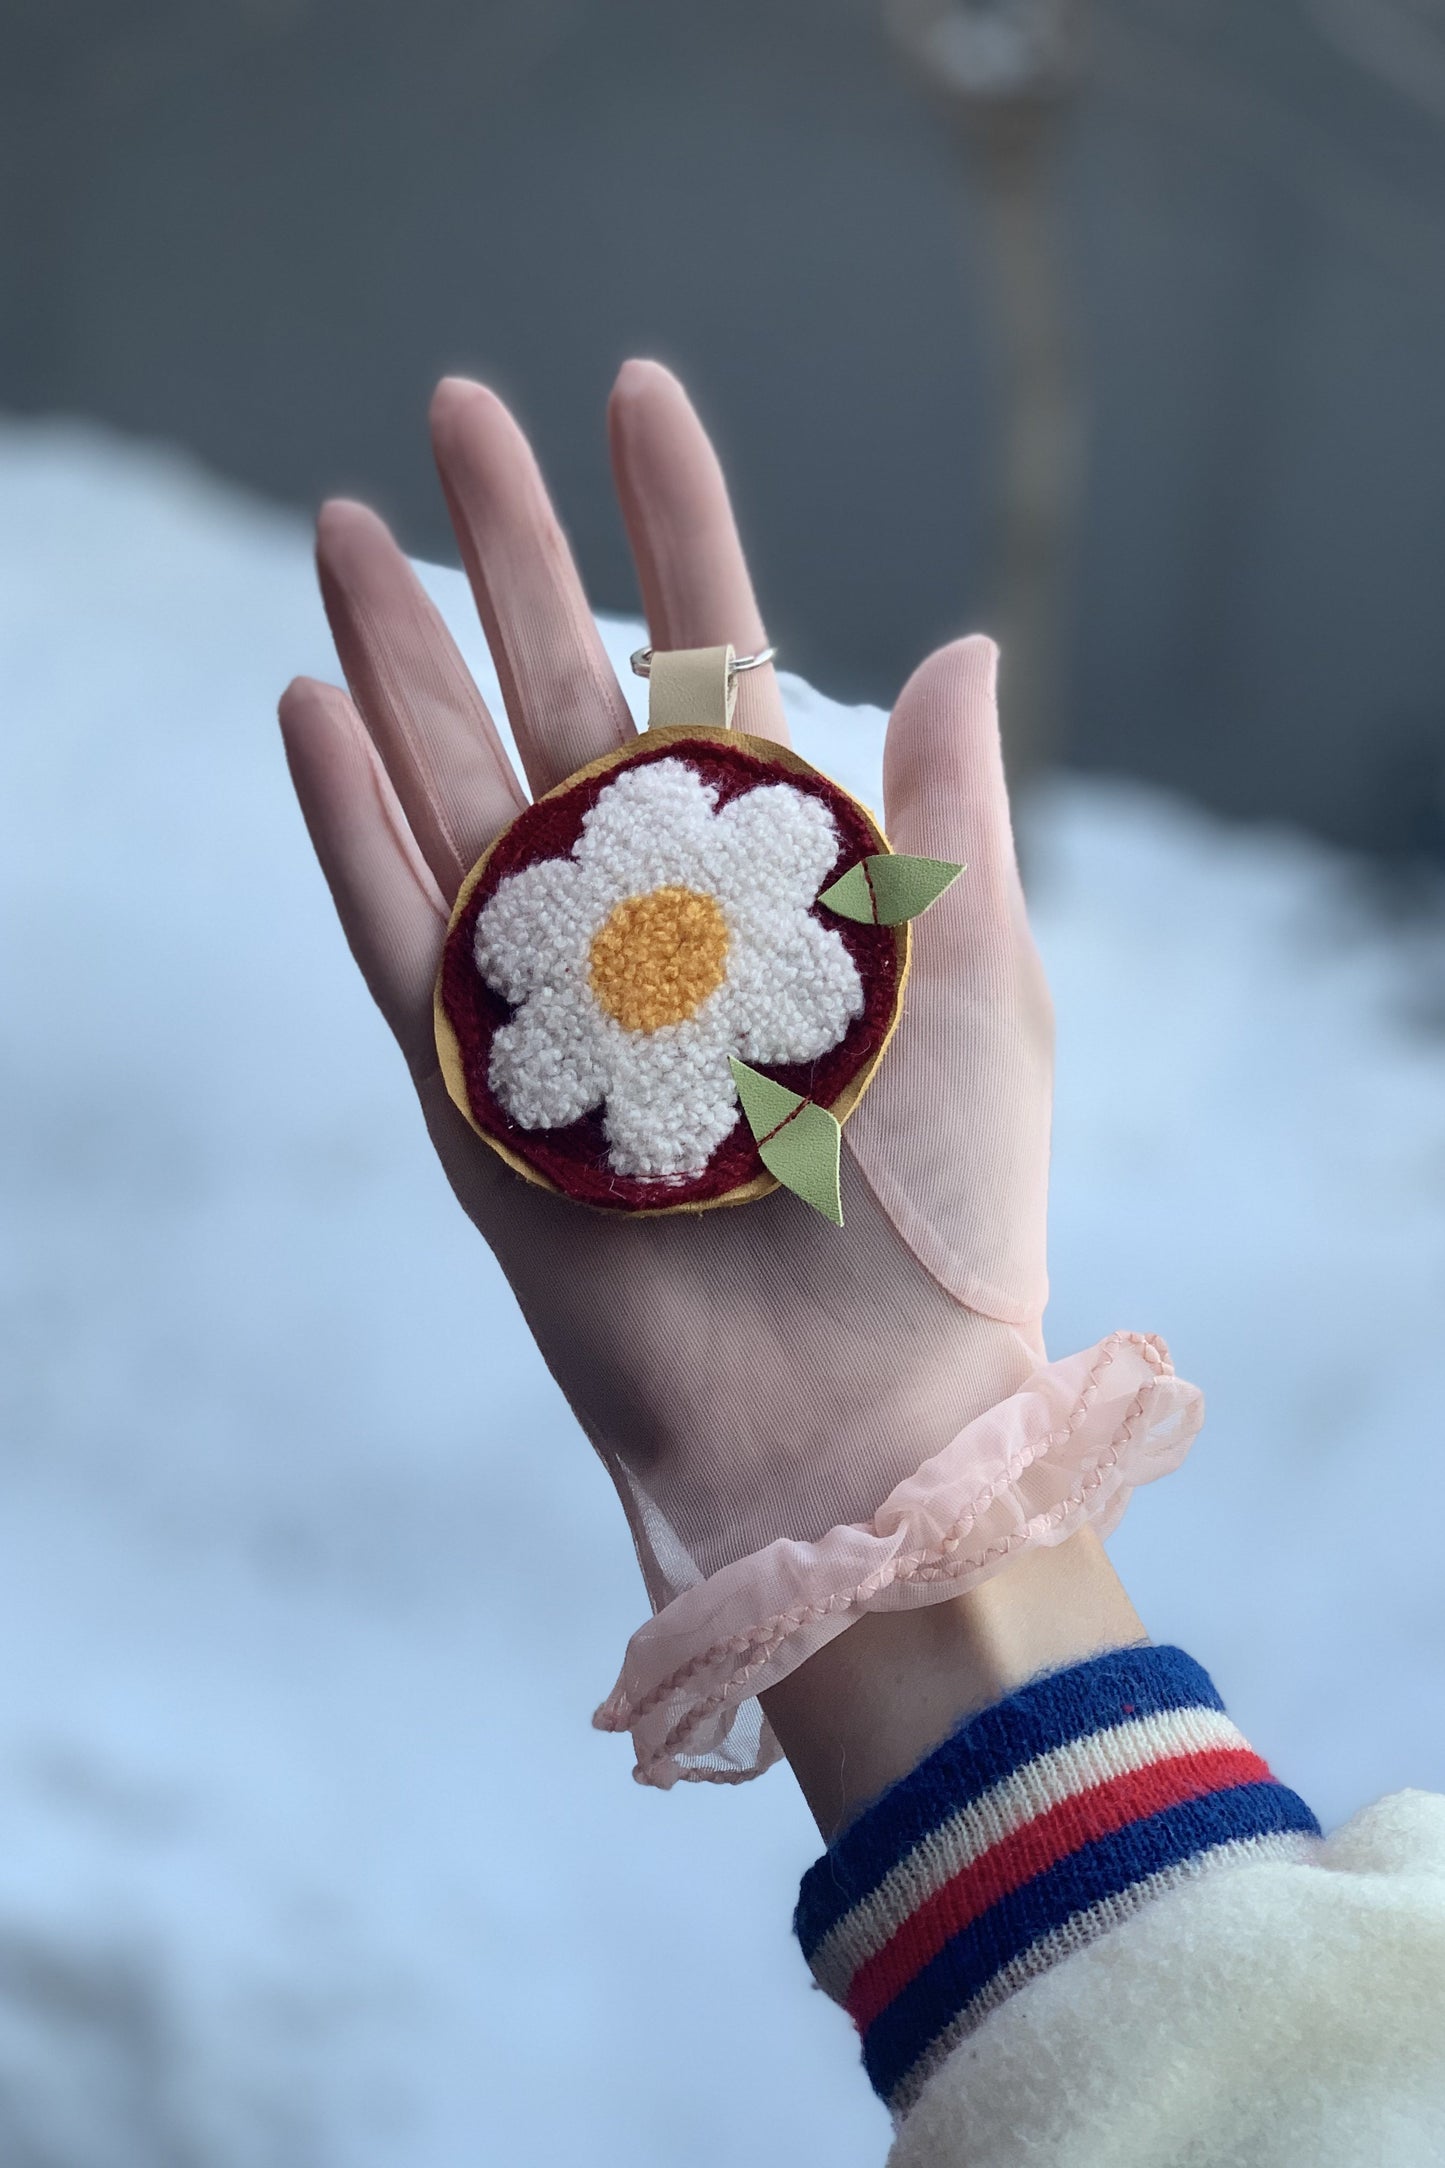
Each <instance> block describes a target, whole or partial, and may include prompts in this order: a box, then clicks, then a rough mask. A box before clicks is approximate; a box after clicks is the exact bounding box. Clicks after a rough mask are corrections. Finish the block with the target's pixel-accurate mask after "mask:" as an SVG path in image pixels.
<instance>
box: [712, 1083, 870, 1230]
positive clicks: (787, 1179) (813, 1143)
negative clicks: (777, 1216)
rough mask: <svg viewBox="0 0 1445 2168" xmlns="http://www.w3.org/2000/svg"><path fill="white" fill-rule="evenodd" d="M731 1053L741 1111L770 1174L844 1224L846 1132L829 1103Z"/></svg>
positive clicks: (838, 1224) (819, 1209)
mask: <svg viewBox="0 0 1445 2168" xmlns="http://www.w3.org/2000/svg"><path fill="white" fill-rule="evenodd" d="M731 1058H732V1072H733V1082H734V1083H735V1084H736V1085H737V1088H738V1098H739V1099H740V1100H741V1101H742V1108H743V1113H744V1115H745V1117H746V1119H747V1124H748V1127H749V1129H751V1131H752V1133H753V1135H754V1137H755V1138H756V1139H757V1144H758V1157H759V1158H760V1159H761V1161H762V1163H763V1165H764V1166H765V1167H766V1168H767V1170H768V1172H769V1174H771V1175H773V1176H774V1177H775V1179H776V1180H777V1181H779V1182H781V1183H782V1185H783V1187H784V1189H790V1190H792V1191H793V1193H794V1195H795V1196H798V1197H801V1198H802V1200H803V1202H804V1204H810V1205H811V1206H812V1207H813V1210H814V1211H815V1212H821V1213H822V1215H823V1217H824V1219H829V1220H831V1221H832V1222H833V1225H834V1226H835V1227H841V1226H842V1224H843V1198H842V1193H841V1190H840V1188H839V1154H840V1150H841V1147H842V1142H843V1132H842V1130H841V1129H840V1128H839V1126H838V1123H837V1122H836V1121H835V1120H834V1118H833V1116H832V1115H831V1114H830V1113H829V1112H828V1110H827V1108H826V1107H820V1106H815V1105H814V1103H813V1101H812V1100H811V1099H803V1098H801V1097H800V1096H799V1094H798V1093H797V1092H790V1091H789V1090H788V1088H787V1086H786V1085H785V1084H777V1083H775V1082H774V1081H773V1079H772V1077H770V1076H763V1075H762V1074H761V1072H760V1071H758V1070H757V1069H750V1068H749V1067H748V1065H747V1063H746V1062H745V1061H738V1060H737V1059H736V1057H731Z"/></svg>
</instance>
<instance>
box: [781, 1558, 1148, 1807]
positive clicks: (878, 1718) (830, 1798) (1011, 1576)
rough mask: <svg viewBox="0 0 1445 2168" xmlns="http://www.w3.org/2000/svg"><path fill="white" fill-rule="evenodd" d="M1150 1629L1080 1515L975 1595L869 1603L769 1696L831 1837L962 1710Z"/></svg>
mask: <svg viewBox="0 0 1445 2168" xmlns="http://www.w3.org/2000/svg"><path fill="white" fill-rule="evenodd" d="M1146 1639H1147V1636H1146V1634H1145V1630H1144V1627H1143V1625H1142V1623H1141V1621H1140V1619H1139V1615H1138V1613H1137V1612H1136V1611H1135V1609H1134V1607H1133V1605H1132V1604H1131V1603H1130V1601H1129V1598H1128V1597H1127V1595H1126V1594H1125V1593H1124V1588H1123V1585H1122V1583H1121V1582H1120V1580H1119V1577H1118V1575H1117V1574H1116V1573H1115V1571H1114V1569H1113V1567H1112V1565H1111V1564H1110V1563H1109V1559H1108V1556H1107V1554H1106V1552H1105V1550H1104V1546H1103V1544H1102V1543H1101V1542H1100V1541H1099V1538H1098V1537H1097V1536H1096V1535H1095V1534H1094V1532H1093V1530H1092V1529H1088V1528H1085V1529H1081V1530H1080V1532H1079V1533H1078V1535H1076V1536H1073V1537H1071V1538H1070V1540H1069V1541H1068V1542H1067V1543H1063V1544H1059V1545H1058V1546H1057V1547H1056V1548H1054V1549H1053V1550H1031V1551H1025V1552H1024V1553H1023V1554H1022V1555H1021V1556H1020V1557H1019V1558H1018V1559H1017V1560H1015V1562H1014V1563H1013V1564H1012V1565H1011V1566H1009V1567H1008V1568H1007V1569H1006V1570H1005V1571H1004V1572H1002V1573H1000V1574H998V1575H996V1576H995V1577H994V1579H993V1580H991V1581H987V1582H985V1583H984V1585H983V1586H982V1587H981V1588H976V1589H972V1590H970V1591H969V1593H968V1594H967V1595H964V1596H954V1597H950V1598H949V1599H947V1600H946V1601H945V1602H942V1603H935V1604H928V1605H926V1606H925V1607H924V1608H923V1609H921V1610H917V1611H892V1612H869V1613H867V1614H865V1616H864V1617H862V1618H861V1619H859V1620H858V1622H857V1623H856V1625H853V1626H851V1627H849V1629H848V1631H847V1632H846V1633H843V1634H839V1635H838V1636H837V1638H836V1639H835V1640H833V1641H830V1642H829V1643H828V1644H827V1646H826V1647H825V1648H822V1649H820V1650H819V1651H818V1653H817V1655H816V1656H814V1657H812V1658H810V1659H809V1661H808V1662H807V1663H806V1664H803V1665H801V1666H800V1667H799V1669H798V1670H797V1671H795V1672H793V1673H792V1674H791V1675H790V1676H789V1677H788V1678H786V1679H783V1680H781V1681H780V1682H779V1684H778V1685H776V1686H774V1687H770V1688H769V1689H768V1691H767V1692H766V1693H764V1694H763V1695H762V1697H761V1699H762V1703H763V1707H764V1709H765V1711H766V1713H767V1717H768V1721H769V1723H770V1724H771V1725H772V1727H773V1730H774V1732H775V1734H776V1735H777V1738H778V1741H779V1744H780V1745H781V1746H782V1749H783V1752H784V1753H785V1754H786V1755H787V1757H788V1760H789V1762H790V1763H791V1764H792V1768H793V1772H794V1774H795V1775H796V1777H797V1779H798V1782H799V1784H800V1785H801V1786H802V1789H803V1794H804V1797H805V1798H806V1799H807V1802H808V1805H809V1807H810V1808H811V1809H812V1812H813V1817H814V1819H815V1821H816V1822H817V1824H818V1828H819V1830H820V1831H821V1833H822V1835H823V1837H824V1839H825V1841H831V1840H832V1838H833V1836H834V1835H835V1834H836V1832H837V1831H838V1830H839V1829H840V1828H842V1827H843V1825H844V1824H845V1823H846V1822H847V1821H848V1820H849V1819H850V1817H851V1816H852V1815H853V1814H854V1813H855V1812H856V1811H857V1810H858V1808H860V1807H861V1806H863V1805H865V1804H866V1803H867V1802H868V1801H869V1800H871V1799H875V1798H877V1797H878V1795H879V1794H880V1793H881V1792H883V1791H885V1790H886V1789H887V1788H888V1786H889V1785H890V1784H893V1783H896V1782H897V1780H898V1778H900V1777H902V1776H905V1775H906V1774H907V1773H908V1771H909V1770H910V1769H912V1768H914V1767H915V1766H916V1765H917V1763H918V1762H919V1761H921V1760H922V1758H923V1756H924V1755H925V1754H926V1753H927V1752H928V1751H929V1749H930V1748H931V1747H934V1746H936V1745H937V1744H938V1743H939V1741H940V1740H941V1739H945V1738H947V1736H948V1734H949V1733H950V1732H951V1731H952V1730H953V1729H954V1728H955V1726H956V1725H958V1724H959V1723H960V1722H962V1720H963V1719H964V1718H965V1717H968V1716H971V1715H973V1714H974V1713H975V1712H976V1711H977V1710H979V1709H984V1708H987V1707H988V1706H989V1705H990V1704H991V1703H993V1702H995V1701H999V1700H1001V1699H1002V1698H1003V1696H1004V1695H1006V1694H1009V1693H1011V1692H1012V1691H1013V1690H1014V1688H1015V1687H1017V1686H1020V1685H1022V1684H1023V1682H1024V1681H1025V1680H1027V1679H1031V1678H1034V1677H1036V1676H1037V1674H1038V1673H1039V1672H1041V1671H1045V1670H1050V1669H1054V1668H1057V1667H1058V1666H1061V1665H1064V1664H1072V1663H1077V1662H1079V1661H1080V1660H1081V1659H1082V1658H1084V1657H1088V1656H1096V1655H1099V1654H1100V1653H1101V1652H1102V1651H1104V1650H1105V1649H1114V1648H1125V1647H1128V1646H1130V1645H1131V1644H1135V1643H1139V1642H1142V1641H1144V1640H1146Z"/></svg>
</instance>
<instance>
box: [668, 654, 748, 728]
mask: <svg viewBox="0 0 1445 2168" xmlns="http://www.w3.org/2000/svg"><path fill="white" fill-rule="evenodd" d="M647 685H648V693H647V726H648V728H649V730H667V729H671V728H675V727H676V726H677V725H679V724H685V725H686V726H688V727H689V728H691V729H694V730H728V729H730V728H731V727H732V719H733V709H734V707H735V706H736V704H737V697H738V681H737V677H736V675H735V674H734V671H733V651H732V649H731V648H730V647H679V648H674V649H673V650H672V652H671V653H668V652H666V651H665V650H664V649H662V648H654V649H653V651H652V664H651V667H650V669H649V670H648V674H647Z"/></svg>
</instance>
